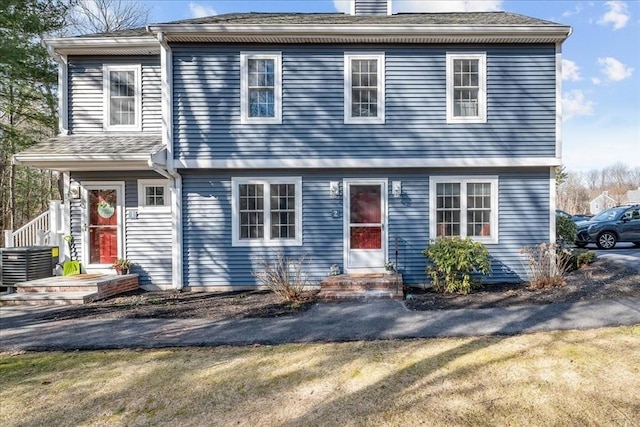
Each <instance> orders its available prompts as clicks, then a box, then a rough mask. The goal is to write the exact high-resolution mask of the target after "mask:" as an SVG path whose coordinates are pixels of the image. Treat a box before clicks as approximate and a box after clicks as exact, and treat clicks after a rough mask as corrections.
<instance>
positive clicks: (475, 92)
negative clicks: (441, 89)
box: [447, 53, 487, 123]
mask: <svg viewBox="0 0 640 427" xmlns="http://www.w3.org/2000/svg"><path fill="white" fill-rule="evenodd" d="M486 87H487V73H486V54H484V53H468V54H466V53H447V123H486V122H487V94H486Z"/></svg>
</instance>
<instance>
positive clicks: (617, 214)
mask: <svg viewBox="0 0 640 427" xmlns="http://www.w3.org/2000/svg"><path fill="white" fill-rule="evenodd" d="M577 225H578V239H577V240H576V246H578V247H581V248H583V247H585V246H587V243H595V244H596V245H598V247H599V248H600V249H611V248H613V247H614V246H615V245H616V243H618V242H632V243H633V244H634V245H636V246H637V247H640V205H633V206H618V207H616V208H609V209H605V210H603V211H602V212H600V213H599V214H597V215H596V216H594V217H593V218H591V219H590V220H589V221H584V222H579V223H578V224H577Z"/></svg>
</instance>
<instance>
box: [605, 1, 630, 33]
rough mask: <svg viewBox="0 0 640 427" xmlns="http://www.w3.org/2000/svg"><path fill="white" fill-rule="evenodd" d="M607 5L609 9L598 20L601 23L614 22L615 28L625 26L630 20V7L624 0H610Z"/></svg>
mask: <svg viewBox="0 0 640 427" xmlns="http://www.w3.org/2000/svg"><path fill="white" fill-rule="evenodd" d="M605 6H607V7H608V8H609V11H608V12H607V13H605V14H604V15H603V16H602V18H600V20H599V21H598V24H600V25H607V24H613V29H614V30H619V29H620V28H624V27H625V25H627V22H629V7H628V6H627V4H626V3H625V2H623V1H617V0H615V1H608V2H606V3H605Z"/></svg>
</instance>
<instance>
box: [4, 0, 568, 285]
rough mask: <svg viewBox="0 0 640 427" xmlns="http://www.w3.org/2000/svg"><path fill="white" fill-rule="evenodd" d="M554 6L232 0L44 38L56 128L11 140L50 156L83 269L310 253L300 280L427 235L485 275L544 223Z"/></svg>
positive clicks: (346, 268) (552, 119)
mask: <svg viewBox="0 0 640 427" xmlns="http://www.w3.org/2000/svg"><path fill="white" fill-rule="evenodd" d="M570 32H571V28H570V27H568V26H564V25H560V24H556V23H553V22H548V21H543V20H539V19H535V18H530V17H526V16H522V15H517V14H512V13H507V12H478V13H475V12H474V13H431V14H391V9H390V2H388V1H387V0H355V1H354V2H353V8H352V11H351V13H350V14H337V13H336V14H301V13H277V14H276V13H274V14H271V13H241V14H227V15H217V16H211V17H207V18H199V19H191V20H186V21H178V22H171V23H166V24H154V25H150V26H148V27H146V28H141V29H134V30H126V31H120V32H114V33H105V34H95V35H88V36H81V37H67V38H56V39H51V40H48V41H47V45H48V47H49V50H50V53H51V55H52V56H53V57H54V58H56V60H57V61H58V63H59V65H60V66H59V87H60V94H61V96H60V100H59V107H60V135H59V136H57V137H56V138H53V139H51V140H49V141H45V142H43V143H41V144H39V145H36V146H35V147H32V148H30V149H28V150H26V151H24V152H21V153H19V154H17V155H16V156H15V161H17V162H19V163H22V164H26V165H32V166H35V167H40V168H46V169H53V170H58V171H61V172H62V174H63V175H62V176H63V177H64V193H65V200H64V215H65V221H64V223H65V224H66V227H67V229H66V230H65V233H66V234H71V235H73V236H75V241H76V251H77V252H78V254H79V258H80V260H81V261H82V264H83V266H84V268H85V269H86V270H87V271H88V272H99V271H105V270H108V268H109V266H110V265H111V263H112V261H113V260H114V259H115V258H122V257H126V258H129V259H131V260H133V261H134V262H135V263H136V266H135V269H136V270H134V271H135V272H138V273H139V274H140V276H141V283H142V285H143V286H145V287H148V288H154V287H156V288H183V287H188V288H191V289H198V288H204V289H207V290H229V289H242V288H246V287H254V286H256V280H255V278H254V277H253V276H252V274H251V272H252V268H253V266H254V263H255V262H256V259H258V258H260V257H263V256H265V255H271V254H274V253H276V252H278V251H282V252H284V253H285V254H287V255H290V256H295V257H297V256H299V255H301V254H306V255H307V261H308V274H309V275H310V276H311V277H312V278H313V279H314V280H316V281H317V282H319V281H320V280H322V279H323V278H324V277H326V276H327V275H328V273H329V269H330V267H331V266H332V265H334V264H336V265H338V266H339V267H340V270H341V271H342V272H346V273H376V272H381V271H384V264H385V262H387V261H392V262H396V263H397V266H398V268H399V269H400V271H401V272H402V274H403V276H404V282H405V283H406V284H409V285H411V284H416V285H418V284H421V283H424V282H425V281H426V280H427V278H426V275H425V273H424V270H425V258H424V256H423V255H422V253H421V252H422V250H423V249H424V248H425V246H426V244H427V242H428V241H429V240H430V239H434V238H435V237H437V236H441V235H455V236H462V237H467V236H468V237H471V238H473V239H474V240H477V241H480V242H483V243H484V244H486V246H487V248H488V249H489V251H490V253H491V256H492V259H493V270H494V271H493V276H492V278H491V279H492V280H494V281H504V280H514V279H519V278H521V277H522V275H523V274H524V268H523V264H522V262H523V260H522V258H521V255H520V249H521V248H522V247H524V246H530V245H535V244H538V243H541V242H546V241H550V240H554V239H555V214H554V212H555V175H554V173H555V172H554V171H555V168H556V167H557V166H559V165H560V164H561V118H562V113H561V102H560V99H561V96H560V94H561V88H560V83H561V78H560V72H561V69H560V67H561V45H562V42H563V41H564V40H565V39H566V38H567V37H568V36H569V34H570Z"/></svg>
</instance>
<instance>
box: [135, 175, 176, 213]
mask: <svg viewBox="0 0 640 427" xmlns="http://www.w3.org/2000/svg"><path fill="white" fill-rule="evenodd" d="M138 205H139V207H140V208H143V209H158V208H163V209H168V208H169V182H168V181H167V180H164V179H140V180H138Z"/></svg>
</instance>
